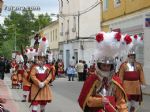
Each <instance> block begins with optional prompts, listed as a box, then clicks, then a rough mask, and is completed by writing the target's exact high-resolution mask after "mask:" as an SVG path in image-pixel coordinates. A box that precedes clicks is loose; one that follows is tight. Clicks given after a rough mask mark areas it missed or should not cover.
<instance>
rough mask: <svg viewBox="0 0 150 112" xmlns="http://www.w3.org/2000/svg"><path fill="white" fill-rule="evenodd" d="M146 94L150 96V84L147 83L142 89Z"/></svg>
mask: <svg viewBox="0 0 150 112" xmlns="http://www.w3.org/2000/svg"><path fill="white" fill-rule="evenodd" d="M142 92H143V94H144V95H148V96H150V85H146V87H145V88H143V89H142Z"/></svg>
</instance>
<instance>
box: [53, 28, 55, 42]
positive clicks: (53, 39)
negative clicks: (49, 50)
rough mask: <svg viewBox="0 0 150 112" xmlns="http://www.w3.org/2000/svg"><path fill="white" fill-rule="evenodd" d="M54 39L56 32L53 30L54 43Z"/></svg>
mask: <svg viewBox="0 0 150 112" xmlns="http://www.w3.org/2000/svg"><path fill="white" fill-rule="evenodd" d="M54 38H55V31H54V30H53V41H54Z"/></svg>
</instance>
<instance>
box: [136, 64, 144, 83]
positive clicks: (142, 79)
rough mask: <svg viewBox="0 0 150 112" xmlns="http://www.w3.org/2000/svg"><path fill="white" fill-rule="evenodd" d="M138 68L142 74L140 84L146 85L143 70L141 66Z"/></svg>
mask: <svg viewBox="0 0 150 112" xmlns="http://www.w3.org/2000/svg"><path fill="white" fill-rule="evenodd" d="M138 68H139V72H140V82H141V84H143V85H145V78H144V72H143V68H142V66H141V65H140V64H139V66H138Z"/></svg>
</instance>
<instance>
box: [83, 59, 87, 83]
mask: <svg viewBox="0 0 150 112" xmlns="http://www.w3.org/2000/svg"><path fill="white" fill-rule="evenodd" d="M83 65H84V71H83V81H85V80H86V77H87V72H88V65H87V64H86V61H83Z"/></svg>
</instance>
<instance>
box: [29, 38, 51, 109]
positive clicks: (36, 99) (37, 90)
mask: <svg viewBox="0 0 150 112" xmlns="http://www.w3.org/2000/svg"><path fill="white" fill-rule="evenodd" d="M46 41H47V39H46V38H45V37H43V38H42V41H41V42H40V44H39V49H38V61H37V64H36V65H35V66H34V67H32V69H31V74H30V77H31V80H32V85H31V91H30V94H29V101H31V105H32V112H37V111H38V105H40V109H41V112H45V106H46V104H47V103H48V102H51V101H52V91H51V88H50V87H49V82H50V81H51V79H52V75H51V71H50V69H49V68H48V67H47V66H46V65H45V61H46V60H45V56H46V48H47V47H46V43H47V42H46Z"/></svg>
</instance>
